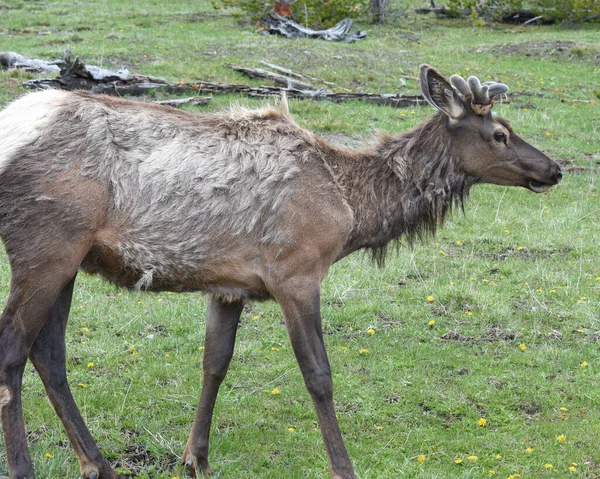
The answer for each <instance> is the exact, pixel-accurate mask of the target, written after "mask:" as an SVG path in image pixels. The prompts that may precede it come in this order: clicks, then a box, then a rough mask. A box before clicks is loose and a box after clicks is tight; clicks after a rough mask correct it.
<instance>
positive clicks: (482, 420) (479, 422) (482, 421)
mask: <svg viewBox="0 0 600 479" xmlns="http://www.w3.org/2000/svg"><path fill="white" fill-rule="evenodd" d="M477 424H478V425H479V426H482V427H483V426H485V425H486V424H487V420H486V419H485V418H484V417H480V418H479V420H478V421H477Z"/></svg>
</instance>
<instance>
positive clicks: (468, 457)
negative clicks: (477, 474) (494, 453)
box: [467, 456, 479, 462]
mask: <svg viewBox="0 0 600 479" xmlns="http://www.w3.org/2000/svg"><path fill="white" fill-rule="evenodd" d="M467 459H468V460H469V461H471V462H475V461H476V460H477V459H479V457H477V456H467Z"/></svg>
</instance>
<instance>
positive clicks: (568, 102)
mask: <svg viewBox="0 0 600 479" xmlns="http://www.w3.org/2000/svg"><path fill="white" fill-rule="evenodd" d="M392 6H393V7H394V10H393V12H392V13H393V14H392V17H391V19H390V21H389V23H388V24H387V25H385V26H381V27H374V26H370V25H361V26H360V27H361V28H362V29H367V30H368V37H367V39H366V40H364V41H361V42H359V43H355V44H338V43H329V42H321V41H309V40H296V41H290V40H284V39H281V38H275V37H270V36H262V35H259V34H257V32H256V31H255V29H254V27H253V26H252V25H247V24H240V23H239V22H238V20H237V18H236V17H235V16H233V15H231V12H226V11H215V10H213V9H212V7H211V6H210V3H209V2H206V1H198V2H187V1H183V0H172V1H170V2H162V1H159V0H143V1H142V0H140V1H138V2H119V1H117V0H88V1H86V2H68V1H66V0H54V1H46V0H39V1H26V0H8V1H7V0H0V50H10V51H16V52H19V53H21V54H24V55H27V56H31V57H36V58H49V59H50V58H58V57H60V55H61V54H62V52H63V51H64V49H65V48H66V46H67V45H68V44H70V45H71V46H72V48H73V52H74V54H76V55H79V56H80V57H81V58H83V59H84V60H85V61H86V62H88V63H92V64H99V65H103V66H105V67H109V68H118V67H120V66H122V65H126V66H128V67H129V68H130V70H131V71H133V72H136V73H144V74H150V75H155V76H160V77H163V78H166V79H168V80H170V81H180V80H181V81H192V80H210V81H228V82H248V80H246V79H244V78H241V77H239V76H238V74H236V73H235V72H233V71H231V70H230V69H228V68H226V67H225V66H224V65H225V64H226V63H238V64H240V63H241V64H244V65H246V66H251V67H258V66H259V62H260V61H261V60H267V61H271V62H273V63H276V64H279V65H282V66H287V67H290V68H294V69H296V70H299V71H303V72H305V73H308V74H311V75H313V76H316V77H320V78H324V79H326V80H329V81H335V82H336V83H337V84H339V85H340V86H342V87H345V88H349V89H352V90H355V91H361V90H362V91H368V92H397V91H402V92H406V93H411V94H412V93H416V92H417V88H418V86H417V82H416V81H415V77H416V75H417V70H418V65H419V64H420V63H424V62H427V63H430V64H431V65H433V66H435V67H437V68H439V69H440V70H441V71H442V72H443V73H444V74H448V75H450V74H452V73H461V74H463V75H469V74H476V75H479V76H480V77H482V78H483V79H487V78H493V79H494V80H497V81H503V82H505V83H507V84H508V85H509V86H510V87H511V91H512V93H511V95H510V100H511V101H510V103H508V104H503V105H498V106H497V107H495V109H496V110H497V111H498V113H499V114H501V115H502V116H505V117H506V118H508V119H509V120H511V122H512V123H513V127H514V129H515V130H516V131H517V132H518V133H519V134H521V136H523V137H524V138H525V139H527V140H528V141H530V142H531V143H533V144H535V145H536V146H538V147H540V148H541V149H543V150H544V151H545V152H546V153H547V154H548V155H549V156H551V157H553V158H554V159H556V160H557V161H559V162H560V163H561V165H562V166H563V167H564V170H565V175H564V180H563V182H562V183H561V184H560V185H559V186H558V187H556V188H553V189H552V190H550V191H549V192H548V193H546V194H543V195H535V194H533V193H531V192H528V191H525V190H522V189H510V188H502V187H494V186H478V187H476V188H474V189H473V190H472V195H471V200H470V202H469V203H468V205H467V207H466V215H463V214H461V213H459V212H455V213H454V215H453V216H452V218H451V219H450V221H448V223H447V225H446V227H445V228H444V229H443V230H442V231H441V232H439V234H438V235H437V237H436V238H434V239H432V240H429V241H427V242H424V243H423V244H418V245H415V246H414V247H413V248H409V247H408V246H406V245H402V244H401V245H400V246H399V247H398V249H397V250H396V251H394V252H393V253H392V254H390V255H389V257H388V261H387V265H386V267H385V268H383V269H378V268H376V267H375V266H374V265H372V264H371V263H370V262H369V260H368V259H367V258H366V257H365V256H362V255H361V254H357V255H354V256H351V257H349V258H347V259H346V260H343V261H341V262H339V263H338V264H336V265H335V266H334V268H333V269H332V272H331V274H330V275H329V277H328V278H327V280H326V281H325V284H324V287H323V295H322V303H323V309H322V314H323V322H324V329H325V333H326V343H327V347H328V350H329V354H330V360H331V364H332V369H333V375H334V384H335V388H336V392H335V403H336V409H337V412H338V419H339V421H340V425H341V428H342V431H343V434H344V437H345V440H346V444H347V446H348V448H349V452H350V455H351V457H352V458H353V461H354V464H355V468H356V470H357V473H358V475H359V477H360V478H361V479H375V478H400V477H420V478H481V477H488V476H489V477H502V478H508V477H512V478H516V477H522V478H541V477H556V478H559V477H578V478H595V477H600V448H599V447H598V433H599V431H600V416H599V414H598V411H599V410H600V409H599V408H600V404H599V403H600V389H599V387H598V379H599V376H598V373H599V371H600V351H599V341H600V254H599V253H600V230H599V225H600V197H599V195H600V187H599V185H598V169H599V165H600V131H599V130H600V110H599V108H600V107H599V104H598V103H596V101H600V99H598V96H600V45H599V43H598V35H599V33H600V28H599V27H598V26H597V25H596V26H590V25H587V26H582V27H579V28H576V29H568V28H563V27H561V26H554V27H536V26H528V27H515V26H506V25H491V26H486V27H481V28H479V27H478V28H474V27H473V26H471V25H470V24H469V23H468V21H457V20H437V19H435V18H433V17H416V16H415V15H414V14H412V13H410V11H404V10H402V9H401V8H400V5H394V4H392ZM29 77H30V75H27V74H23V73H18V72H0V106H3V105H5V104H6V103H8V101H10V100H11V99H13V98H16V97H17V96H19V95H21V94H22V93H23V92H24V90H23V88H22V87H21V83H22V81H23V80H25V79H26V78H29ZM400 79H402V80H404V81H405V82H406V85H405V86H403V87H401V86H400V85H401V81H400ZM256 84H259V83H258V82H256ZM157 97H158V95H157ZM231 102H238V103H242V104H244V105H251V106H252V105H259V104H262V103H264V102H259V101H256V100H248V99H244V98H240V97H234V96H226V97H215V98H214V100H213V102H212V103H211V104H210V105H209V106H208V107H198V108H196V109H195V111H199V110H201V109H202V110H203V111H204V110H209V111H213V110H218V109H222V108H225V107H227V106H228V105H229V104H230V103H231ZM291 110H292V113H293V114H294V116H295V117H296V119H297V121H298V122H299V123H300V124H301V125H303V126H305V127H307V128H310V129H313V130H315V131H317V132H318V133H319V134H321V135H322V136H325V137H331V138H333V139H335V140H336V141H342V142H344V143H347V144H351V145H354V144H357V143H359V142H360V141H362V140H364V141H369V139H370V138H371V137H372V136H373V135H374V134H375V132H376V131H378V130H383V131H387V132H394V131H403V130H406V129H408V128H410V127H411V126H413V125H415V124H416V123H417V122H419V121H420V120H422V119H423V118H424V117H426V116H427V115H430V114H431V113H432V112H433V110H432V108H430V107H422V108H414V109H406V110H399V109H391V108H385V107H377V106H372V105H366V104H361V103H346V104H330V103H316V102H300V101H293V102H291ZM1 134H2V133H1V132H0V135H1ZM9 275H10V271H9V266H8V263H7V260H6V256H5V254H4V251H3V250H2V252H1V253H0V303H1V304H2V305H3V304H4V301H5V299H6V297H7V295H8V282H9ZM0 307H1V306H0ZM205 307H206V299H205V298H204V297H203V296H202V295H200V294H181V295H176V294H160V295H154V294H149V293H137V294H136V293H129V292H125V291H122V290H119V289H117V288H115V287H114V286H111V285H110V284H108V283H106V282H104V281H102V280H100V279H99V278H96V277H91V276H87V275H84V274H81V275H80V276H79V277H78V281H77V286H76V292H75V297H74V305H73V311H72V314H71V320H70V323H69V330H68V348H69V360H68V368H69V375H70V376H69V377H70V383H71V386H72V389H73V390H74V395H75V398H76V401H77V403H78V404H79V407H80V409H81V411H82V414H83V416H84V418H85V419H86V421H87V423H88V425H89V427H90V429H91V431H92V434H93V435H94V436H95V437H96V438H97V440H98V442H99V444H100V446H101V448H102V450H103V451H104V453H105V455H106V456H107V457H108V458H109V460H110V461H111V463H112V464H113V465H114V467H115V468H116V469H117V470H118V471H119V472H120V473H122V474H124V475H125V476H126V477H139V478H173V477H179V478H183V477H185V472H184V471H183V469H182V467H181V466H180V465H179V458H178V456H179V455H181V453H182V452H183V447H184V445H185V440H186V438H187V434H188V432H189V428H190V426H191V421H192V418H193V414H194V411H195V407H196V403H197V397H198V394H199V392H200V386H201V363H202V349H203V348H202V345H203V338H204V333H203V326H204V311H205ZM0 354H2V352H1V351H0ZM23 391H24V409H25V420H26V424H27V427H28V430H29V442H30V447H31V453H32V457H33V460H34V462H35V467H36V471H37V477H39V478H53V479H54V478H57V479H58V478H65V477H69V478H75V477H78V475H79V466H78V464H77V461H76V458H75V455H74V453H73V452H72V450H71V449H70V446H69V445H68V441H67V438H66V435H65V433H64V431H63V429H62V426H61V424H60V422H59V421H58V419H57V418H56V416H55V414H54V411H53V410H52V408H51V407H50V406H49V404H48V402H47V400H46V399H45V394H44V391H43V388H42V385H41V382H40V381H39V378H38V377H37V375H36V373H35V372H34V370H33V368H31V367H28V369H27V370H26V373H25V377H24V388H23ZM211 459H212V466H213V469H215V470H216V471H218V472H219V473H220V474H221V476H220V477H223V478H236V479H237V478H241V477H254V478H261V479H262V478H265V479H266V478H274V479H275V478H282V477H283V478H286V479H288V478H289V479H295V478H324V477H327V460H326V456H325V450H324V447H323V444H322V440H321V436H320V432H319V428H318V425H317V422H316V415H315V413H314V410H313V407H312V403H311V400H310V397H309V395H308V393H307V392H306V390H305V389H304V385H303V382H302V378H301V376H300V373H299V370H298V368H297V365H296V363H295V360H294V357H293V353H292V350H291V347H290V346H289V344H288V340H287V335H286V331H285V329H284V326H283V324H282V316H281V313H280V310H279V308H278V306H277V305H276V304H272V303H255V304H249V305H248V306H247V308H246V310H245V311H244V313H243V316H242V322H241V326H240V330H239V334H238V342H237V347H236V353H235V356H234V360H233V362H232V366H231V370H230V373H229V375H228V377H227V379H226V380H225V382H224V384H223V386H222V389H221V393H220V395H219V400H218V403H217V409H216V414H215V420H214V427H213V435H212V443H211ZM7 473H8V467H7V464H6V453H5V449H4V445H3V444H2V443H0V476H2V475H3V474H7Z"/></svg>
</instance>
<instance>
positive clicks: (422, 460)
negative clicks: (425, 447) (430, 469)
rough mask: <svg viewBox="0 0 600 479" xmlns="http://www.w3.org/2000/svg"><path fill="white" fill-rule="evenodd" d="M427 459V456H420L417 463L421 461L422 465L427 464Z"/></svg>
mask: <svg viewBox="0 0 600 479" xmlns="http://www.w3.org/2000/svg"><path fill="white" fill-rule="evenodd" d="M425 459H427V458H426V457H425V456H419V457H417V461H419V462H421V463H423V462H425Z"/></svg>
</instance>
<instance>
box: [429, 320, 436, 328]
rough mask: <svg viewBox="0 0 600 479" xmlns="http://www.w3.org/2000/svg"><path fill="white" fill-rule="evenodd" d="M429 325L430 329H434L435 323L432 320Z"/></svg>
mask: <svg viewBox="0 0 600 479" xmlns="http://www.w3.org/2000/svg"><path fill="white" fill-rule="evenodd" d="M427 324H428V325H429V327H430V328H432V327H433V326H434V325H435V321H434V320H433V319H432V320H431V321H429V323H427Z"/></svg>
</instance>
